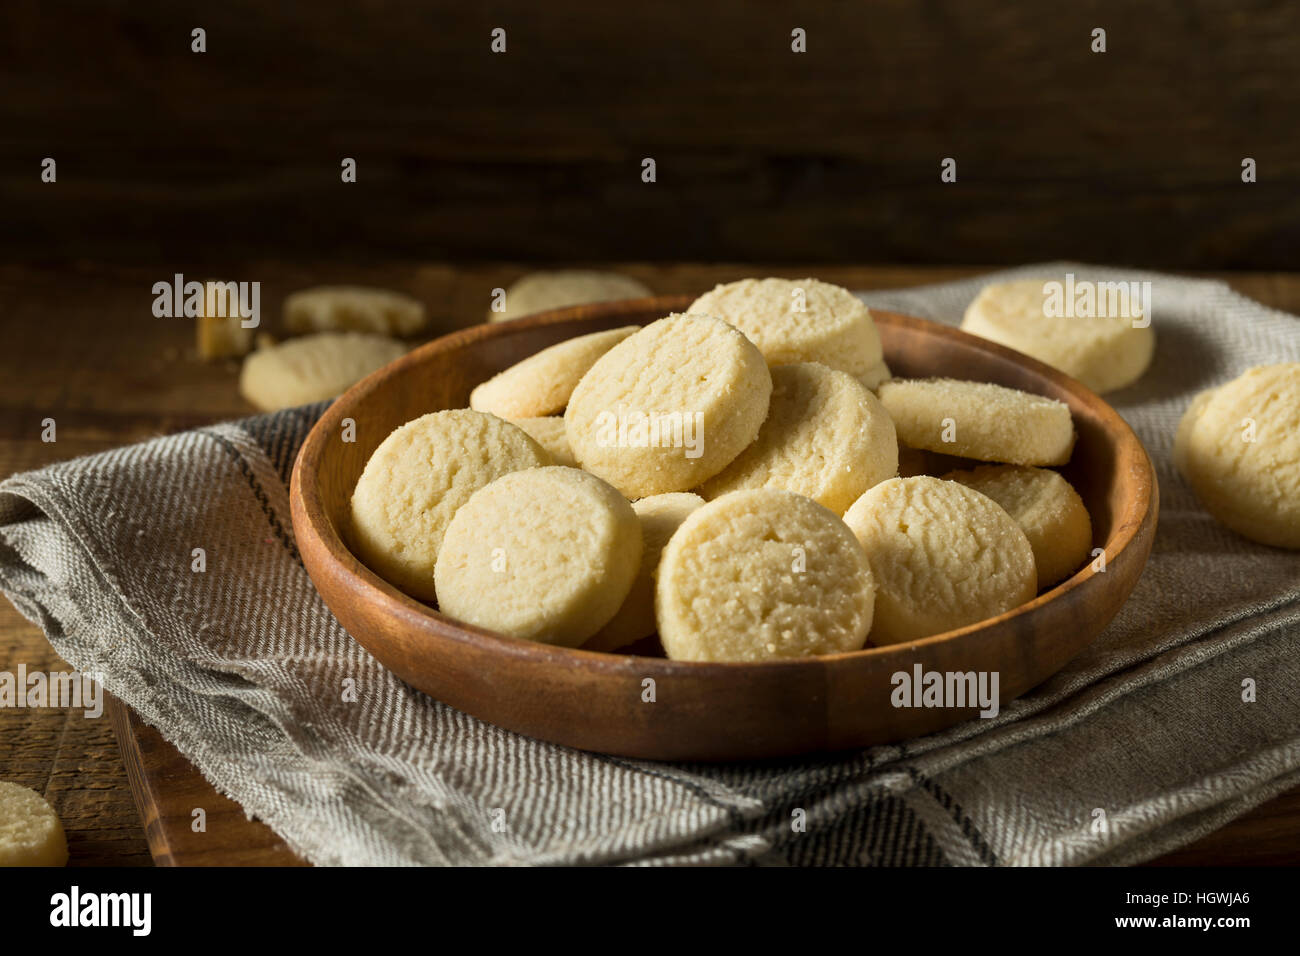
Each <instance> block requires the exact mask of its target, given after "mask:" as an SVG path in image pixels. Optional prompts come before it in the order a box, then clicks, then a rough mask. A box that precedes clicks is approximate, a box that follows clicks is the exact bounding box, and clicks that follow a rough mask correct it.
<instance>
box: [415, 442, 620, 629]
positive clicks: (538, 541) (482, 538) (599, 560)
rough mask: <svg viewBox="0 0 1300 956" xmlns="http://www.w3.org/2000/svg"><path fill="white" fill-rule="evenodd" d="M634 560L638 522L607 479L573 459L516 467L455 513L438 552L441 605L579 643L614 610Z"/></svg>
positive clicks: (469, 618) (457, 613)
mask: <svg viewBox="0 0 1300 956" xmlns="http://www.w3.org/2000/svg"><path fill="white" fill-rule="evenodd" d="M640 561H641V526H640V524H639V522H638V521H637V517H636V513H635V512H634V511H633V510H632V506H631V505H630V504H628V502H627V500H626V499H625V498H624V497H623V496H622V495H620V494H619V493H618V492H617V491H616V490H614V489H613V488H612V487H610V486H609V485H607V484H605V482H603V481H601V480H600V479H599V478H596V477H595V476H594V475H589V474H587V473H586V472H584V471H579V470H578V469H576V468H563V467H558V466H556V467H551V468H532V469H529V470H527V471H517V472H514V473H513V474H509V475H506V476H504V477H502V478H498V479H497V480H496V481H494V482H492V483H491V484H490V485H487V486H486V487H484V488H482V489H480V490H479V491H477V492H475V493H474V495H473V497H471V498H470V499H469V501H468V502H467V503H466V504H465V505H464V506H462V507H461V509H460V510H459V511H457V512H456V516H455V517H454V518H452V520H451V524H450V525H449V526H448V528H447V534H446V536H445V537H444V538H443V542H442V549H441V551H440V552H439V554H438V567H437V572H436V573H437V582H438V602H439V610H441V611H442V612H443V613H444V614H447V615H449V616H450V617H453V618H456V619H457V620H459V621H464V622H466V623H468V624H473V625H476V626H478V627H484V628H488V629H489V630H493V631H497V632H499V633H501V634H508V635H510V636H511V637H518V638H523V639H525V640H530V641H539V642H541V643H545V644H558V645H561V646H563V647H577V646H578V645H580V644H581V643H582V642H583V641H585V640H586V639H587V638H589V637H590V636H591V635H592V634H594V633H595V632H596V631H597V630H599V629H600V628H601V627H602V626H603V625H604V624H605V623H606V622H608V621H609V619H610V618H611V617H613V616H614V614H615V612H616V611H617V610H618V608H619V605H620V604H622V603H623V599H624V598H625V597H626V596H627V593H628V590H629V589H630V588H631V586H632V581H633V579H634V578H635V577H636V573H637V568H638V566H639V565H640Z"/></svg>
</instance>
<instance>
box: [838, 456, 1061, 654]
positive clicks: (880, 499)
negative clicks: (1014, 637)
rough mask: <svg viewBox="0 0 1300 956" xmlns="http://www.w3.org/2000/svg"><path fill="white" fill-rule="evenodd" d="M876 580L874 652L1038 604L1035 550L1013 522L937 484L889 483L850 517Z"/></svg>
mask: <svg viewBox="0 0 1300 956" xmlns="http://www.w3.org/2000/svg"><path fill="white" fill-rule="evenodd" d="M844 521H845V523H846V524H847V525H848V526H849V528H851V529H852V531H853V533H854V534H855V535H857V538H858V541H860V542H861V543H862V546H863V548H864V549H865V550H866V553H867V559H868V560H869V561H870V563H871V570H872V572H873V573H874V574H875V581H876V608H875V613H876V616H875V623H874V625H873V626H872V631H871V640H872V643H874V644H900V643H903V642H905V641H912V640H918V639H920V638H923V637H929V636H930V635H932V634H939V633H942V632H943V631H949V630H952V629H954V628H959V627H965V626H966V625H968V624H974V623H975V622H977V621H982V620H984V619H985V618H990V617H994V616H995V615H998V614H1001V613H1002V612H1003V611H1008V610H1010V609H1011V608H1013V607H1016V606H1018V605H1020V604H1023V603H1025V602H1026V601H1029V600H1032V599H1033V597H1034V595H1035V594H1036V593H1037V590H1038V575H1037V572H1036V571H1035V569H1034V552H1033V548H1032V547H1031V546H1030V544H1029V539H1028V538H1027V537H1025V533H1024V531H1022V530H1021V529H1020V526H1019V525H1018V524H1016V522H1015V521H1014V520H1013V519H1012V517H1011V516H1010V515H1009V514H1007V513H1006V511H1004V510H1003V509H1002V507H1001V506H999V505H997V504H996V503H994V501H993V500H992V499H991V498H988V497H986V496H985V495H982V494H980V493H979V492H978V491H975V490H973V489H971V488H967V487H966V486H965V485H961V484H958V483H957V482H955V481H943V480H941V479H939V478H928V477H918V478H893V479H891V480H889V481H884V482H881V483H880V484H878V485H876V486H875V487H874V488H872V489H871V490H870V491H868V492H867V493H866V494H865V495H863V496H862V497H861V498H859V499H858V500H857V501H856V502H855V503H854V505H853V507H852V508H850V509H849V511H848V514H846V515H845V516H844Z"/></svg>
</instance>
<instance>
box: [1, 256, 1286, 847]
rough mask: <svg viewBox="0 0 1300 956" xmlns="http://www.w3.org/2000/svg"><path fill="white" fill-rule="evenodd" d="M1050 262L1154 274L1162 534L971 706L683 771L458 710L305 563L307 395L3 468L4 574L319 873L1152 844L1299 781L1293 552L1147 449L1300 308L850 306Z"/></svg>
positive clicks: (1168, 281) (1206, 292)
mask: <svg viewBox="0 0 1300 956" xmlns="http://www.w3.org/2000/svg"><path fill="white" fill-rule="evenodd" d="M1067 271H1069V272H1073V273H1075V275H1076V276H1077V277H1078V278H1081V279H1082V278H1091V279H1121V278H1122V279H1139V280H1141V279H1149V280H1151V281H1152V282H1153V283H1154V286H1153V296H1154V298H1153V314H1154V325H1155V327H1156V331H1157V335H1158V338H1159V345H1158V348H1157V354H1156V358H1155V362H1154V365H1153V366H1152V368H1151V369H1150V371H1149V372H1148V373H1147V375H1146V376H1145V377H1144V378H1143V379H1142V381H1141V382H1140V383H1138V384H1137V385H1136V386H1134V387H1132V388H1129V389H1127V390H1125V391H1123V392H1120V393H1116V394H1114V395H1112V396H1110V399H1111V401H1112V403H1113V404H1114V405H1115V407H1116V408H1117V409H1118V410H1119V411H1120V412H1121V413H1122V414H1123V415H1124V416H1125V418H1126V419H1127V420H1128V421H1129V422H1130V423H1131V424H1132V425H1133V427H1134V428H1135V429H1136V430H1137V432H1138V434H1139V435H1140V436H1141V438H1142V440H1143V441H1144V442H1145V443H1146V446H1147V448H1148V449H1149V451H1150V453H1151V456H1152V458H1153V460H1154V461H1155V464H1156V470H1157V473H1158V476H1159V480H1160V486H1161V487H1160V493H1161V503H1162V504H1161V515H1160V523H1159V531H1158V534H1157V539H1156V545H1155V551H1154V553H1153V555H1152V557H1151V561H1150V564H1149V565H1148V567H1147V569H1146V572H1145V574H1144V575H1143V577H1142V580H1141V582H1140V584H1139V585H1138V588H1137V590H1136V591H1135V592H1134V594H1133V596H1132V598H1131V599H1130V601H1129V602H1128V604H1127V605H1126V607H1125V608H1124V609H1123V610H1122V611H1121V613H1120V614H1119V616H1118V617H1117V618H1116V620H1115V621H1114V622H1113V624H1112V625H1111V626H1110V627H1109V628H1108V629H1107V631H1106V632H1105V633H1104V634H1103V635H1102V636H1101V637H1100V638H1099V639H1098V640H1097V641H1096V642H1095V643H1094V644H1093V645H1092V646H1091V647H1089V648H1088V649H1087V650H1086V651H1084V652H1083V653H1082V654H1081V655H1080V656H1079V657H1078V658H1076V659H1075V660H1074V661H1073V662H1071V664H1070V665H1069V666H1067V667H1066V668H1065V669H1064V670H1063V671H1061V672H1060V673H1059V674H1057V675H1056V676H1055V677H1053V678H1052V679H1051V680H1049V681H1048V682H1046V683H1045V684H1043V685H1042V686H1041V687H1039V688H1037V689H1035V690H1034V691H1033V692H1032V693H1030V694H1028V695H1027V696H1025V697H1023V698H1021V699H1019V700H1017V701H1015V702H1014V703H1013V704H1012V705H1010V706H1008V707H1006V708H1005V709H1004V710H1003V711H1002V713H1001V714H1000V715H998V716H997V717H996V718H994V719H990V720H974V721H971V722H968V723H966V724H963V725H960V726H958V727H955V728H953V729H951V730H949V731H946V732H944V733H941V734H936V735H933V736H931V737H927V738H923V739H918V740H911V741H907V742H905V743H903V744H900V745H897V746H882V747H876V748H872V749H870V750H866V751H862V752H856V753H850V754H837V755H818V756H810V757H807V758H805V759H800V760H789V761H781V762H768V763H751V764H739V765H721V766H707V765H681V764H661V763H654V762H649V761H639V760H628V759H623V758H617V757H609V756H604V755H600V754H589V753H582V752H578V751H573V750H569V749H566V748H563V747H557V746H553V745H550V744H546V743H541V742H539V741H535V740H531V739H528V738H525V737H521V736H518V735H516V734H513V733H509V732H507V731H504V730H501V729H498V728H496V727H493V726H490V725H487V724H484V723H482V722H480V721H477V720H475V719H473V718H471V717H468V716H466V715H464V714H462V713H459V712H457V711H454V710H452V709H450V708H448V707H446V706H444V705H442V704H440V703H438V702H436V701H434V700H431V699H429V698H428V697H426V696H424V695H423V694H421V693H419V692H417V691H414V690H412V689H411V688H409V687H407V686H406V685H404V684H403V683H402V682H400V681H398V680H397V679H396V678H394V677H392V676H391V675H390V674H388V673H387V672H386V671H385V670H384V669H383V668H382V667H380V666H379V665H378V664H377V663H376V662H375V661H374V660H373V659H372V658H371V657H370V655H369V654H367V653H366V652H365V651H364V650H362V649H361V648H360V647H359V646H358V645H357V644H356V643H355V642H354V641H352V640H351V638H350V637H349V636H348V635H347V634H346V633H345V632H344V631H343V629H342V628H341V627H340V626H339V625H338V623H337V622H336V621H335V620H334V618H333V616H332V615H331V614H330V612H329V611H328V610H327V609H326V607H325V605H324V604H323V603H322V602H321V600H320V598H319V597H318V596H317V594H316V592H315V590H314V589H313V588H312V585H311V582H310V580H309V579H308V578H307V575H306V573H305V572H304V570H303V567H302V564H301V561H300V560H299V557H298V554H297V551H296V549H295V547H294V543H293V535H292V531H291V527H290V519H289V507H288V500H287V492H286V485H287V481H288V475H289V470H290V467H291V465H292V462H293V458H294V455H295V453H296V451H297V448H298V446H299V444H300V442H301V441H302V439H303V437H304V435H305V434H306V431H307V429H308V428H309V427H310V425H311V423H312V422H313V421H314V420H315V418H316V417H317V416H318V415H319V414H320V412H321V411H322V410H323V406H315V407H311V408H305V409H296V410H293V411H288V412H282V413H279V414H275V415H269V416H262V417H258V418H253V419H249V420H247V421H243V422H238V423H235V424H228V425H220V426H215V427H211V428H204V429H199V430H197V431H193V432H188V433H185V434H181V435H176V436H172V437H167V438H161V439H157V440H154V441H150V442H146V443H144V444H141V445H135V446H132V447H127V448H123V449H120V450H117V451H112V452H108V453H105V454H100V455H95V456H92V457H89V458H83V459H79V460H76V461H71V462H66V463H62V464H58V465H54V466H51V467H48V468H45V469H42V470H40V471H36V472H31V473H27V474H22V475H17V476H15V477H13V478H10V479H9V480H8V481H6V482H4V483H3V484H0V588H3V590H4V592H5V593H6V594H7V595H8V597H9V598H10V599H11V600H12V601H13V602H14V604H15V605H16V606H17V607H18V608H19V610H20V611H22V613H23V614H25V615H26V616H27V617H28V618H30V619H31V620H32V621H34V622H36V623H38V624H39V625H40V626H41V627H43V628H44V629H45V632H46V634H47V635H48V637H49V639H50V641H51V643H52V644H53V645H54V647H55V649H56V650H57V651H58V652H59V653H60V654H62V655H63V657H64V658H65V659H66V660H68V661H69V662H70V663H72V664H73V666H75V667H77V668H78V669H80V670H81V671H83V672H99V673H101V674H102V675H103V680H104V683H105V684H106V686H107V687H108V689H109V690H111V691H112V692H113V693H114V694H116V695H117V696H118V697H120V698H121V699H122V700H124V701H125V702H126V703H127V704H129V705H130V706H131V707H133V708H135V710H136V711H138V712H139V713H140V715H141V716H142V717H143V718H144V719H145V720H146V721H148V722H149V723H150V724H152V725H154V726H156V727H158V728H159V729H160V730H161V732H162V733H163V734H164V736H166V737H167V739H169V740H170V741H172V742H173V743H174V744H175V745H176V746H177V747H178V748H179V749H180V751H181V752H182V753H184V754H185V755H186V757H188V758H189V759H190V760H192V761H193V762H194V763H195V764H196V765H197V766H198V767H199V768H200V770H202V772H203V773H204V775H205V776H206V777H207V778H208V779H209V780H210V781H211V782H212V783H213V784H214V785H215V786H216V787H217V788H218V789H220V790H221V791H222V792H224V793H226V794H228V795H229V796H231V797H232V798H234V799H235V800H237V801H238V802H239V803H241V804H242V805H243V806H244V808H245V809H246V810H247V812H248V813H249V814H251V815H253V816H255V817H257V818H259V819H261V820H264V821H265V822H266V823H267V824H269V825H270V826H271V827H272V828H273V829H274V830H275V831H276V832H277V833H279V834H280V835H281V836H282V837H284V839H285V840H287V841H288V843H289V844H290V845H291V846H292V847H293V848H294V849H295V850H296V851H297V852H299V853H301V854H302V855H304V856H305V857H307V858H308V859H310V860H312V861H314V862H316V863H319V864H422V863H433V864H556V863H658V864H664V863H696V864H731V863H749V864H764V865H766V864H778V865H779V864H975V865H1016V864H1081V863H1133V862H1137V861H1141V860H1145V859H1148V858H1151V857H1154V856H1156V855H1158V854H1160V853H1163V852H1165V851H1168V850H1170V849H1173V848H1175V847H1178V846H1180V845H1182V844H1185V843H1187V842H1189V841H1191V840H1193V839H1195V838H1197V837H1199V836H1201V835H1202V834H1205V833H1207V832H1209V831H1211V830H1213V829H1215V828H1217V827H1219V826H1221V825H1222V824H1223V823H1225V822H1226V821H1228V820H1229V819H1231V818H1232V817H1234V816H1237V815H1239V814H1241V813H1243V812H1245V811H1246V810H1248V809H1250V808H1251V807H1253V806H1255V805H1256V804H1258V803H1260V802H1262V801H1263V800H1265V799H1267V798H1269V797H1271V796H1273V795H1275V794H1277V793H1279V792H1281V791H1282V790H1285V789H1287V788H1289V787H1293V786H1296V785H1297V784H1300V654H1297V653H1296V651H1297V640H1296V636H1297V633H1300V554H1295V553H1288V552H1283V551H1278V550H1274V549H1270V548H1265V547H1262V546H1257V545H1254V544H1251V543H1250V542H1248V541H1245V540H1243V539H1241V538H1238V537H1236V536H1234V535H1233V534H1231V533H1230V532H1228V531H1226V530H1224V529H1223V528H1221V527H1219V526H1218V525H1217V524H1216V523H1215V522H1214V521H1212V520H1211V519H1210V518H1209V516H1208V515H1206V514H1205V513H1204V512H1203V511H1202V510H1201V509H1200V508H1199V507H1198V506H1197V504H1196V502H1195V500H1194V498H1193V497H1192V495H1191V492H1190V491H1189V489H1188V488H1187V486H1186V485H1185V483H1184V482H1183V481H1182V480H1181V479H1180V478H1179V477H1178V476H1177V475H1176V473H1175V472H1174V469H1173V467H1172V464H1171V462H1170V448H1171V445H1172V439H1173V434H1174V428H1175V426H1176V424H1177V421H1178V417H1179V415H1180V414H1181V412H1182V410H1183V408H1184V407H1185V405H1186V403H1187V402H1188V400H1189V399H1190V398H1191V396H1192V394H1193V393H1194V392H1196V391H1198V390H1200V389H1203V388H1206V387H1209V386H1211V385H1214V384H1216V383H1219V382H1223V381H1225V380H1227V379H1229V378H1231V377H1233V376H1235V375H1236V374H1237V373H1239V372H1241V371H1242V370H1243V369H1245V368H1247V367H1248V366H1251V365H1256V364H1261V363H1269V362H1279V361H1288V360H1289V361H1296V360H1298V359H1300V320H1297V319H1296V318H1294V317H1292V316H1288V315H1285V314H1283V313H1280V312H1276V311H1272V310H1270V309H1267V308H1264V307H1263V306H1261V305H1259V304H1257V303H1254V302H1252V301H1249V300H1247V299H1245V298H1243V297H1241V296H1238V295H1236V294H1235V293H1233V292H1232V291H1230V290H1229V289H1228V288H1227V287H1226V286H1224V285H1222V284H1220V283H1217V282H1209V281H1199V280H1188V279H1182V278H1175V277H1170V276H1163V275H1151V274H1143V273H1135V272H1130V271H1120V270H1115V269H1097V268H1092V267H1088V266H1083V265H1073V264H1070V263H1052V264H1048V265H1042V266H1035V267H1029V268H1025V269H1019V270H1014V271H1013V272H1004V273H998V274H997V275H996V276H986V277H981V278H979V279H974V280H969V281H963V282H956V283H951V284H947V285H942V286H934V287H930V288H923V289H912V290H902V291H896V292H880V293H872V294H869V295H865V296H864V298H865V299H866V300H867V301H868V302H869V303H870V304H872V305H876V306H879V307H881V308H893V309H896V310H899V311H903V312H909V313H913V314H916V315H921V316H925V317H928V318H932V319H936V320H939V321H942V322H948V323H955V322H957V321H958V320H959V319H960V317H961V314H962V311H963V310H964V308H965V306H966V304H967V303H968V302H969V301H970V299H971V298H972V297H973V296H974V295H975V293H976V292H977V291H978V290H979V288H980V287H981V286H982V285H983V284H984V283H985V282H987V281H990V280H991V279H994V278H1004V277H1011V276H1016V275H1021V276H1055V277H1060V276H1061V275H1063V274H1064V273H1065V272H1067ZM194 548H203V549H204V550H205V552H206V558H207V567H206V571H204V572H202V573H197V572H195V571H193V570H192V558H191V552H192V549H194ZM347 678H351V679H352V681H351V683H352V685H354V686H355V698H356V699H355V701H352V700H348V699H345V694H344V687H345V679H347ZM1245 678H1252V679H1253V680H1254V681H1255V682H1256V683H1257V685H1258V697H1257V700H1256V702H1254V703H1247V702H1244V701H1243V699H1242V681H1243V680H1244V679H1245ZM348 696H351V695H348ZM797 810H802V811H803V815H802V817H803V819H804V820H805V821H806V825H805V828H803V829H798V828H796V827H795V826H792V821H794V820H797V819H798V818H799V816H800V815H799V814H796V813H795V811H797Z"/></svg>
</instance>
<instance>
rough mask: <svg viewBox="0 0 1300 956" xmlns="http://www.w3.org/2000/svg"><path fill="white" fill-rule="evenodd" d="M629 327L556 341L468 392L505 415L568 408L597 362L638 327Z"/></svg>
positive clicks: (482, 408) (476, 402) (472, 402)
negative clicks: (577, 387) (581, 383)
mask: <svg viewBox="0 0 1300 956" xmlns="http://www.w3.org/2000/svg"><path fill="white" fill-rule="evenodd" d="M638 328H639V326H635V325H626V326H624V327H623V328H620V329H609V330H608V331H606V332H592V333H590V334H588V335H579V336H577V337H575V338H572V339H566V340H565V341H563V342H558V343H556V344H555V345H552V346H550V347H549V348H544V349H542V350H541V351H540V352H537V353H536V354H534V355H530V356H529V357H528V358H526V359H524V360H523V361H522V362H518V363H516V364H515V365H512V366H510V367H509V368H508V369H506V370H505V371H503V372H500V373H498V374H496V375H494V376H492V378H490V379H488V380H487V381H486V382H484V383H483V384H481V385H479V386H478V387H477V388H476V389H474V391H472V392H470V395H469V407H470V408H472V409H474V410H475V411H479V412H489V413H490V414H493V415H498V416H500V417H501V418H506V419H510V418H539V417H542V416H545V415H554V414H556V413H557V412H562V411H564V406H566V405H568V404H569V396H570V395H572V394H573V389H574V388H575V387H576V386H577V384H578V382H579V381H581V380H582V377H583V376H584V375H586V374H587V371H588V370H589V369H590V368H591V367H592V366H593V365H594V364H596V360H597V359H599V358H600V357H601V356H602V355H604V354H605V353H606V352H608V351H609V350H610V349H612V348H613V347H614V346H615V345H617V344H618V343H619V342H622V341H623V340H624V339H625V338H627V337H628V336H629V335H631V334H632V333H633V332H635V331H637V329H638Z"/></svg>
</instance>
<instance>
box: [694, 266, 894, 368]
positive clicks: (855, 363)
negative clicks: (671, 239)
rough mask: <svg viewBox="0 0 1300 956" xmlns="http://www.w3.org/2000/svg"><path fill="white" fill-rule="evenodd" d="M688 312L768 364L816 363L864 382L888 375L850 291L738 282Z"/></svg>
mask: <svg viewBox="0 0 1300 956" xmlns="http://www.w3.org/2000/svg"><path fill="white" fill-rule="evenodd" d="M799 293H802V296H800V295H799ZM798 306H802V310H800V309H799V308H798ZM687 311H688V312H690V313H692V314H700V315H712V316H714V317H716V318H719V319H722V320H723V321H724V322H728V323H730V324H731V325H734V326H735V327H736V328H738V329H740V331H742V332H744V333H745V335H746V336H748V337H749V339H750V341H752V342H753V343H754V344H755V345H757V346H758V349H759V351H760V352H762V353H763V357H764V358H766V359H767V363H768V364H769V365H790V364H792V363H794V362H820V363H821V364H822V365H828V366H830V367H831V368H837V369H840V370H842V371H845V372H848V373H849V374H850V375H853V376H856V377H858V378H863V379H866V380H868V381H870V380H871V379H877V380H878V379H879V377H880V376H881V374H882V372H883V373H886V374H887V372H888V370H887V369H883V370H882V369H881V368H880V365H881V364H882V361H883V356H882V353H881V350H880V334H879V333H878V332H877V331H876V323H875V322H874V321H872V319H871V313H870V312H869V311H868V310H867V307H866V306H865V305H863V303H862V300H861V299H859V298H858V297H857V296H855V295H854V294H853V293H852V292H849V291H848V290H847V289H842V288H840V287H839V286H837V285H831V284H830V283H829V282H820V281H818V280H817V279H741V280H740V281H739V282H729V283H727V284H726V285H719V286H717V287H715V288H714V289H712V290H711V291H709V292H706V293H704V295H702V296H700V297H699V298H698V299H696V300H695V302H694V303H692V305H691V307H690V308H689V309H688V310H687ZM868 387H870V386H868Z"/></svg>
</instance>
